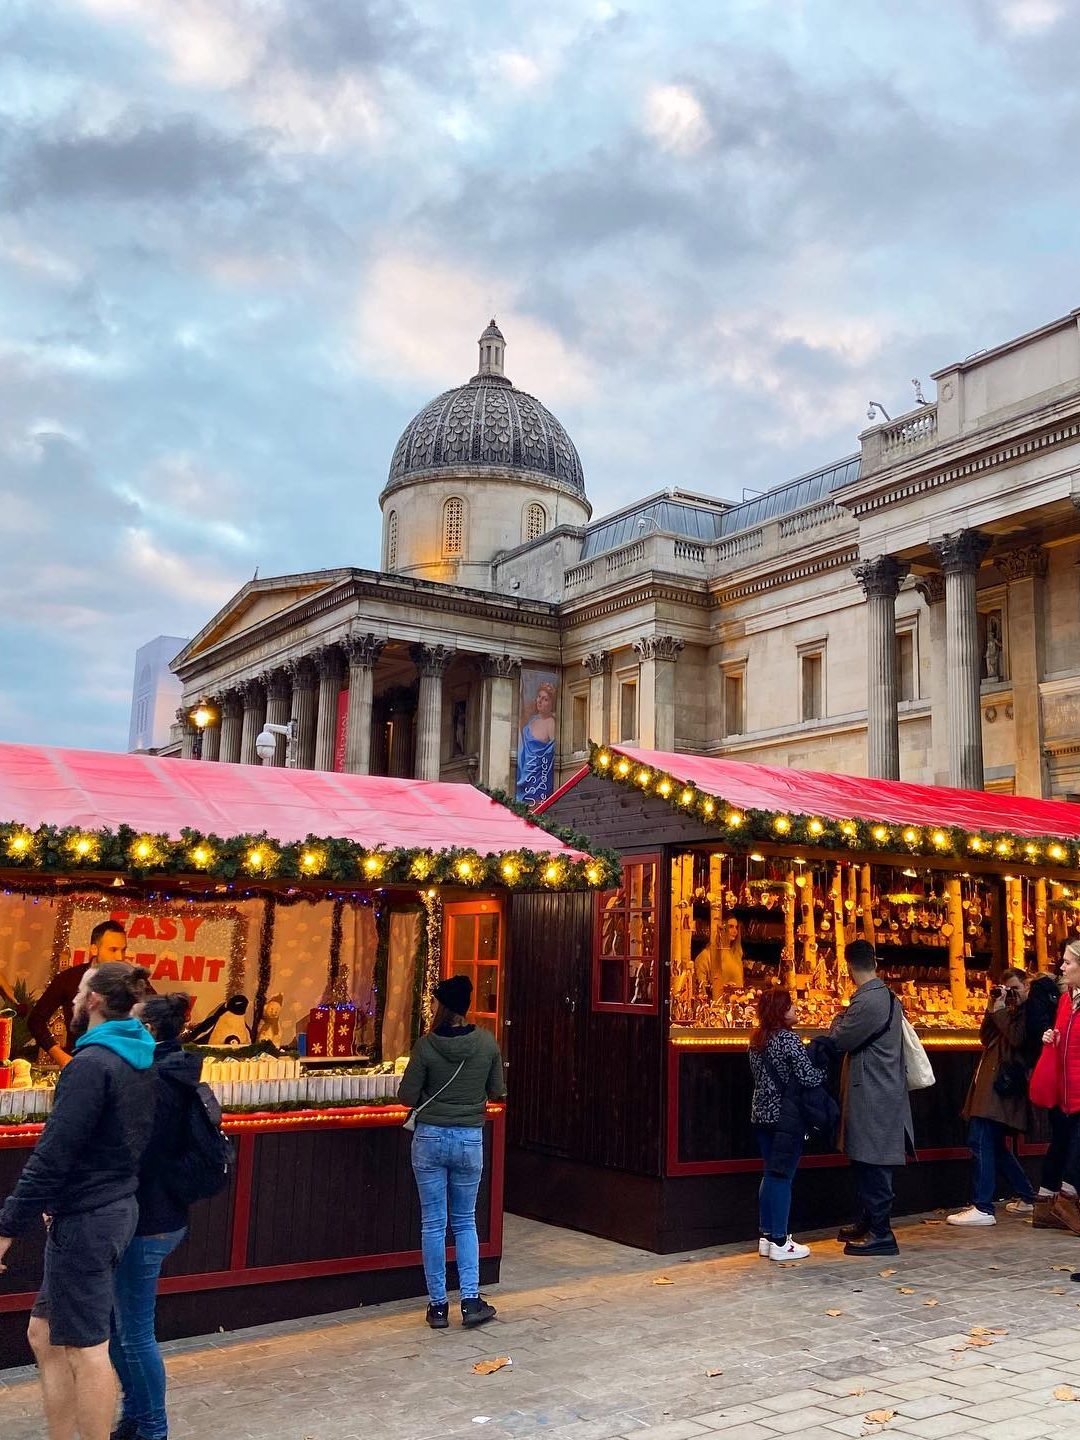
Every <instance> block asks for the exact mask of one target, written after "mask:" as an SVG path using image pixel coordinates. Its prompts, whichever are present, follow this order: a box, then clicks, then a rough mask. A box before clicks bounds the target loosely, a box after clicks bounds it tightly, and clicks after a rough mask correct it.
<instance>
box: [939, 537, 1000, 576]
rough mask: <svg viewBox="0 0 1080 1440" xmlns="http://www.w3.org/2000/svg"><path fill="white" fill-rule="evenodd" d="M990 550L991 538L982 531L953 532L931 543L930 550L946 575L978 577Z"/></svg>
mask: <svg viewBox="0 0 1080 1440" xmlns="http://www.w3.org/2000/svg"><path fill="white" fill-rule="evenodd" d="M989 548H990V536H989V535H984V534H983V533H982V531H981V530H953V531H952V532H951V533H950V534H947V535H942V536H940V537H939V538H938V539H937V540H931V541H930V549H931V550H932V551H933V552H934V555H935V556H936V557H937V562H938V564H939V565H940V566H941V568H942V570H943V571H944V572H945V574H946V575H976V574H978V570H979V566H980V565H981V564H982V562H983V556H984V555H985V554H986V552H987V550H989Z"/></svg>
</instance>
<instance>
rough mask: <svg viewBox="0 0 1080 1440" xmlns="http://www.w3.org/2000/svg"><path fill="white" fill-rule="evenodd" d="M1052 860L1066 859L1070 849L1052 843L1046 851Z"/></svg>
mask: <svg viewBox="0 0 1080 1440" xmlns="http://www.w3.org/2000/svg"><path fill="white" fill-rule="evenodd" d="M1046 853H1047V854H1048V855H1049V856H1050V859H1051V860H1064V859H1065V857H1066V855H1067V854H1068V851H1067V850H1066V849H1065V846H1064V845H1051V846H1050V848H1049V849H1048V850H1047V852H1046Z"/></svg>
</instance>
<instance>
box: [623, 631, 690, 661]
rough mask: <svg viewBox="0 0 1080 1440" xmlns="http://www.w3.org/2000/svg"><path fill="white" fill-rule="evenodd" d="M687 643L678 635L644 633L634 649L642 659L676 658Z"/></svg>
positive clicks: (635, 642)
mask: <svg viewBox="0 0 1080 1440" xmlns="http://www.w3.org/2000/svg"><path fill="white" fill-rule="evenodd" d="M685 644H686V641H685V640H682V639H680V637H679V636H678V635H642V637H641V639H640V640H635V641H634V649H635V650H636V651H637V653H638V654H639V655H640V657H641V658H642V660H675V659H677V658H678V655H679V651H680V650H681V649H682V648H683V646H684V645H685Z"/></svg>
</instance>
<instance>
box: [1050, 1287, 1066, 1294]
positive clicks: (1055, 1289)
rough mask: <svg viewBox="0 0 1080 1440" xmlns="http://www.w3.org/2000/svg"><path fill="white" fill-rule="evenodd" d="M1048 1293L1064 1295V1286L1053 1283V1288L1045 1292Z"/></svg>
mask: <svg viewBox="0 0 1080 1440" xmlns="http://www.w3.org/2000/svg"><path fill="white" fill-rule="evenodd" d="M1046 1293H1047V1294H1048V1295H1064V1294H1065V1288H1064V1286H1062V1285H1055V1286H1054V1287H1053V1289H1051V1290H1048V1291H1047V1292H1046Z"/></svg>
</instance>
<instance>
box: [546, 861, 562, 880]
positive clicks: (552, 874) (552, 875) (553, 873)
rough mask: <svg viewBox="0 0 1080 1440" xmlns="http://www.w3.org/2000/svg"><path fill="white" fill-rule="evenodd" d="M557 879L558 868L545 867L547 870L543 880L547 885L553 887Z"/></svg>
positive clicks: (555, 866) (553, 866) (556, 866)
mask: <svg viewBox="0 0 1080 1440" xmlns="http://www.w3.org/2000/svg"><path fill="white" fill-rule="evenodd" d="M558 878H559V867H558V865H554V864H552V865H549V866H548V867H547V869H546V870H545V871H544V879H545V880H546V881H547V883H548V884H549V885H554V883H555V881H556V880H558Z"/></svg>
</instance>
